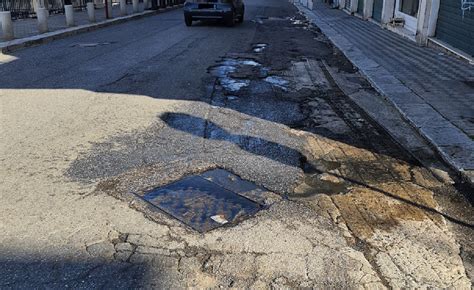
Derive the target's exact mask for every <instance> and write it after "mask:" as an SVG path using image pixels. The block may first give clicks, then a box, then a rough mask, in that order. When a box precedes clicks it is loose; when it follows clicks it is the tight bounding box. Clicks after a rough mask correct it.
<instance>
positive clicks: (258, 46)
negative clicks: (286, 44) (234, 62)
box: [252, 43, 268, 53]
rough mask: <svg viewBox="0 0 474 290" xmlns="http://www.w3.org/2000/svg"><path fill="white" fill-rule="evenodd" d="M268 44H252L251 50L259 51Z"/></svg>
mask: <svg viewBox="0 0 474 290" xmlns="http://www.w3.org/2000/svg"><path fill="white" fill-rule="evenodd" d="M267 46H268V44H266V43H256V44H254V45H253V47H252V50H253V52H256V53H260V52H262V51H264V50H265V48H267Z"/></svg>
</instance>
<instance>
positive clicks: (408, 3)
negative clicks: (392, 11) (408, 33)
mask: <svg viewBox="0 0 474 290" xmlns="http://www.w3.org/2000/svg"><path fill="white" fill-rule="evenodd" d="M419 3H420V0H401V5H400V12H403V13H405V14H408V15H410V16H413V17H416V16H417V14H418V6H419Z"/></svg>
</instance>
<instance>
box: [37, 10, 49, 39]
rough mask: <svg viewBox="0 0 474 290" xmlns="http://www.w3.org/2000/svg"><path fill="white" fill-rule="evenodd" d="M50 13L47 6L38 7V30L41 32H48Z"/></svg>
mask: <svg viewBox="0 0 474 290" xmlns="http://www.w3.org/2000/svg"><path fill="white" fill-rule="evenodd" d="M48 14H49V11H48V9H46V8H42V7H41V8H37V11H36V17H37V18H38V31H39V33H45V32H48Z"/></svg>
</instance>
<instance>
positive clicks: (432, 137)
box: [297, 2, 474, 183]
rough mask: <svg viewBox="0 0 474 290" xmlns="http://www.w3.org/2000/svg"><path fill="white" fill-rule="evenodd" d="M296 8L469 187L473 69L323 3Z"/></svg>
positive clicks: (473, 162) (473, 154) (473, 173)
mask: <svg viewBox="0 0 474 290" xmlns="http://www.w3.org/2000/svg"><path fill="white" fill-rule="evenodd" d="M297 6H298V8H299V9H300V10H301V11H302V12H303V13H304V14H306V16H307V17H308V19H309V20H310V21H312V22H313V23H314V24H315V25H316V26H318V27H319V28H320V29H321V30H322V32H323V33H324V34H325V35H326V36H327V37H328V38H329V39H330V40H331V41H332V42H333V43H334V45H336V46H337V47H338V48H339V49H340V50H341V51H342V52H343V53H344V54H345V55H346V57H347V58H348V59H349V60H350V61H351V62H352V63H353V64H354V65H355V66H356V67H358V69H359V70H360V72H361V73H362V74H364V75H365V76H366V77H367V79H368V80H369V81H370V82H371V84H372V86H374V88H375V89H376V90H377V91H378V92H379V93H380V94H381V95H383V96H384V97H386V98H387V99H388V100H389V101H391V102H392V103H393V104H394V106H395V107H396V108H397V109H398V110H399V111H400V113H401V114H402V115H403V116H404V117H405V118H406V119H407V120H408V121H409V122H410V123H411V124H412V126H413V127H415V128H416V129H417V131H418V132H419V133H420V134H421V135H422V136H423V137H425V138H426V139H427V140H428V141H429V142H430V143H431V144H432V145H433V147H435V149H436V150H437V151H438V152H439V153H440V155H441V156H442V157H443V159H445V161H446V162H448V163H449V164H450V165H451V166H452V167H453V168H455V169H456V170H457V171H458V172H460V173H461V174H462V175H463V176H464V177H466V178H467V179H469V181H470V182H471V183H474V66H473V65H470V64H468V63H466V62H463V61H461V60H459V59H457V58H455V57H452V56H449V55H445V54H443V53H441V52H439V51H437V50H434V49H431V48H426V47H419V46H417V45H416V44H415V43H414V42H411V41H410V40H407V39H405V38H402V37H401V36H399V35H397V34H395V33H392V32H390V31H388V30H384V29H382V28H380V27H379V26H378V25H377V24H375V23H372V22H369V21H364V20H361V19H359V18H357V17H354V16H350V15H348V14H347V13H345V12H344V11H341V10H337V9H330V8H329V7H328V6H327V5H325V4H323V3H319V2H318V3H316V2H315V3H314V5H313V9H312V10H310V9H307V8H304V7H302V6H301V5H299V4H297Z"/></svg>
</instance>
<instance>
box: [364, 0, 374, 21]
mask: <svg viewBox="0 0 474 290" xmlns="http://www.w3.org/2000/svg"><path fill="white" fill-rule="evenodd" d="M373 10H374V0H364V11H363V13H362V17H363V18H364V19H366V20H367V19H369V18H370V17H372V13H373Z"/></svg>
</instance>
